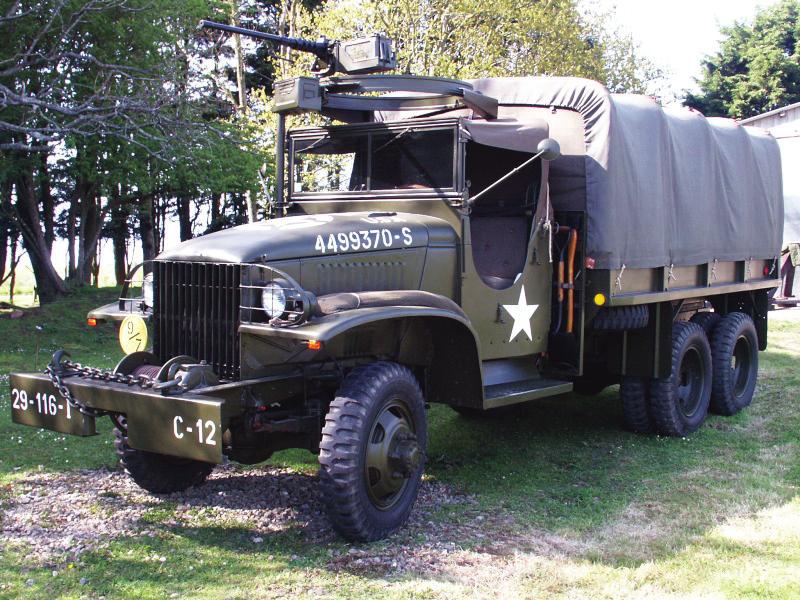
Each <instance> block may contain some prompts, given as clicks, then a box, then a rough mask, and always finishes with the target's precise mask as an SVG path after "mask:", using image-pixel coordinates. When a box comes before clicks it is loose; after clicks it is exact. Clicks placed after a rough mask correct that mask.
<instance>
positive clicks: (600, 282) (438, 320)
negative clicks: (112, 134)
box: [11, 23, 783, 541]
mask: <svg viewBox="0 0 800 600" xmlns="http://www.w3.org/2000/svg"><path fill="white" fill-rule="evenodd" d="M207 25H208V26H211V27H215V28H217V29H225V30H229V31H234V32H240V33H244V34H252V35H254V36H257V37H266V38H267V39H270V40H272V39H274V36H270V35H269V34H261V33H259V32H249V31H247V30H242V29H238V28H232V27H230V26H227V25H219V24H214V23H207ZM277 41H278V42H279V43H284V44H289V45H291V46H292V47H295V48H298V49H300V50H305V51H309V52H312V53H313V54H314V55H315V56H316V61H317V62H316V63H315V66H314V75H313V76H309V77H296V78H293V79H289V80H286V81H281V82H278V83H276V84H275V87H274V92H275V95H274V110H275V111H276V112H277V114H278V127H277V140H278V144H277V145H278V150H277V154H276V165H277V173H278V176H277V181H276V182H275V183H276V186H275V187H276V193H275V197H274V198H273V199H272V201H271V203H270V213H271V217H272V218H270V219H267V220H263V221H261V222H255V223H250V224H247V225H243V226H240V227H235V228H232V229H228V230H224V231H220V232H217V233H212V234H209V235H206V236H203V237H199V238H196V239H192V240H189V241H187V242H184V243H182V244H180V245H179V246H176V247H174V248H172V249H170V250H167V251H166V252H164V253H162V254H161V255H159V256H158V257H157V258H156V259H155V260H153V261H152V262H150V263H147V264H145V265H143V266H142V267H141V269H142V270H143V271H144V272H145V273H146V275H145V278H144V283H143V286H142V294H141V295H139V294H132V293H131V292H130V291H129V290H124V292H123V294H122V296H123V297H122V299H121V300H120V301H119V302H115V303H113V304H112V305H109V306H105V307H102V308H99V309H97V310H95V311H92V312H91V313H90V315H89V318H90V319H92V320H94V321H97V322H100V321H113V322H118V323H121V327H120V340H121V342H122V344H123V347H124V349H125V351H126V355H125V357H124V358H123V359H122V360H121V361H120V362H119V364H118V365H117V367H116V368H115V369H114V370H113V371H104V370H100V369H93V368H90V367H84V366H81V365H80V364H79V363H77V362H72V360H71V358H70V357H68V356H67V355H65V354H64V353H63V352H59V353H57V354H56V355H55V356H54V357H53V360H52V362H51V363H50V365H49V367H48V369H47V372H46V373H44V374H42V373H14V374H12V375H11V394H12V401H13V407H12V411H13V419H14V421H16V422H17V423H23V424H26V425H31V426H35V427H43V428H47V429H53V430H56V431H60V432H64V433H69V434H74V435H82V436H88V435H93V434H94V433H95V423H96V420H97V419H98V418H101V417H104V416H108V417H109V418H110V419H111V420H112V421H113V423H114V425H115V431H114V433H115V436H116V450H117V453H118V455H119V457H120V460H121V463H122V465H123V466H124V468H125V470H126V471H127V472H128V473H129V474H130V476H131V477H132V478H133V479H134V480H135V481H136V482H137V483H138V484H139V485H140V486H141V487H143V488H145V489H147V490H149V491H151V492H154V493H169V492H176V491H180V490H183V489H185V488H187V487H189V486H193V485H199V484H201V483H202V482H203V480H204V479H205V478H206V477H207V476H208V475H209V473H210V472H211V470H212V468H213V466H214V465H215V464H218V463H222V462H223V461H224V460H230V461H237V462H239V463H245V464H253V463H258V462H260V461H263V460H265V459H267V458H268V457H269V456H270V455H271V454H272V453H273V452H275V451H278V450H281V449H285V448H307V449H309V450H311V451H312V452H315V453H318V454H319V464H320V469H319V478H320V485H321V486H322V488H323V493H322V495H321V496H322V499H323V501H324V502H325V504H326V507H327V512H328V515H329V518H330V520H331V522H332V523H333V525H334V527H335V529H336V530H337V531H338V532H339V533H340V534H341V535H343V536H344V537H346V538H348V539H351V540H360V541H366V540H375V539H378V538H381V537H384V536H386V535H387V534H389V533H390V532H392V531H393V530H395V529H396V528H398V527H399V526H401V525H402V524H403V522H404V521H405V520H406V518H407V517H408V515H409V512H410V511H411V509H412V506H413V503H414V500H415V498H416V496H417V492H418V489H419V485H420V479H421V475H422V473H423V470H424V467H425V457H426V454H425V453H426V446H427V441H428V435H429V432H428V429H427V425H426V417H425V412H426V407H427V406H428V403H433V402H438V403H444V404H447V405H449V406H451V407H452V408H453V409H455V410H456V411H457V412H459V413H462V414H463V415H466V416H469V417H477V418H480V417H481V416H483V415H487V414H490V413H491V412H494V411H498V410H502V409H504V408H505V407H509V406H512V405H517V404H520V403H523V402H529V401H532V400H536V399H538V398H543V397H546V396H552V395H557V394H564V393H568V392H571V391H573V390H575V391H578V392H583V393H590V394H591V393H596V392H598V391H600V390H602V389H603V388H605V387H607V386H610V385H615V384H619V390H620V397H621V404H622V413H623V415H624V423H623V424H624V426H625V427H627V428H628V429H630V430H632V431H635V432H640V433H654V434H661V435H666V436H686V435H689V434H691V433H692V432H694V431H695V430H697V429H698V428H699V427H700V426H701V425H702V423H703V421H704V419H705V418H706V415H707V413H708V412H709V411H713V412H716V413H721V414H723V415H731V414H734V413H737V412H738V411H740V410H742V409H744V408H745V407H746V406H747V405H748V404H749V403H750V402H751V400H752V398H753V394H754V388H755V384H756V378H757V373H758V352H759V350H763V349H764V348H766V345H767V310H768V293H769V291H770V290H772V289H773V288H775V287H776V286H777V285H778V284H779V274H778V269H777V264H778V263H777V261H778V257H779V253H780V250H781V248H780V244H781V231H782V219H783V206H782V197H781V173H780V159H779V156H778V148H777V145H776V143H775V141H774V140H773V139H772V138H771V137H770V136H769V135H768V134H766V133H765V132H763V131H759V130H756V129H751V128H747V127H741V126H739V125H738V124H736V123H735V122H732V121H727V120H722V119H706V118H705V117H703V116H702V115H700V114H698V113H696V112H692V111H690V110H686V109H682V108H681V109H664V108H661V107H660V106H659V105H658V104H657V103H656V102H654V101H653V100H652V99H650V98H647V97H642V96H631V95H615V94H610V93H609V92H608V91H607V90H606V89H605V88H604V87H603V86H602V85H600V84H598V83H595V82H592V81H587V80H583V79H575V78H545V77H519V78H491V79H478V80H474V81H456V80H449V79H438V78H430V77H415V76H410V75H392V74H384V75H379V74H376V73H380V72H382V71H387V70H390V69H391V68H393V67H394V64H395V58H394V54H393V52H392V49H391V44H390V42H389V41H388V40H387V39H386V38H383V37H381V36H372V37H366V38H362V39H360V40H354V41H351V42H341V43H340V42H329V41H327V40H321V41H319V42H306V41H303V40H292V39H287V38H279V39H278V40H277ZM303 113H314V114H316V115H322V117H327V120H325V122H326V123H327V124H326V125H324V126H320V127H305V128H299V129H291V128H287V117H289V116H291V115H297V114H303ZM148 338H149V340H151V342H149V341H147V340H148ZM75 358H76V359H77V358H78V357H75Z"/></svg>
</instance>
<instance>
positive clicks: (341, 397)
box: [319, 362, 428, 542]
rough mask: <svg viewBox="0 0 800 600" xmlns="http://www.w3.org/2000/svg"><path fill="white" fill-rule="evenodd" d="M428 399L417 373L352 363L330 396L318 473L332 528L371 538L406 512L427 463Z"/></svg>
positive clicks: (364, 539) (361, 538)
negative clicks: (349, 369)
mask: <svg viewBox="0 0 800 600" xmlns="http://www.w3.org/2000/svg"><path fill="white" fill-rule="evenodd" d="M427 440H428V433H427V423H426V420H425V399H424V398H423V396H422V390H421V389H420V387H419V383H418V382H417V379H416V377H414V374H413V373H412V372H411V371H410V370H409V369H407V368H406V367H403V366H401V365H398V364H396V363H392V362H376V363H373V364H371V365H366V366H362V367H357V368H355V369H353V371H351V372H350V374H349V375H348V376H347V377H346V378H345V379H344V381H343V382H342V385H341V387H340V388H339V390H338V391H337V393H336V398H335V399H334V400H333V402H331V405H330V409H329V410H328V414H327V415H326V417H325V426H324V427H323V429H322V441H321V442H320V453H319V464H320V470H319V476H320V483H321V486H322V499H323V502H324V504H325V508H326V510H327V513H328V517H329V518H330V521H331V523H332V525H333V528H334V529H335V530H336V531H337V532H338V533H339V534H340V535H342V536H343V537H345V538H346V539H348V540H351V541H356V542H369V541H374V540H378V539H381V538H384V537H386V536H387V535H389V534H390V533H391V532H393V531H394V530H396V529H397V528H399V527H400V526H401V525H403V523H405V521H406V519H407V518H408V515H409V513H410V512H411V508H412V507H413V506H414V501H415V500H416V498H417V493H418V492H419V486H420V481H421V479H422V472H423V471H424V469H425V449H426V446H427Z"/></svg>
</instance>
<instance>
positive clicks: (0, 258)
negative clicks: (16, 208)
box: [0, 181, 16, 285]
mask: <svg viewBox="0 0 800 600" xmlns="http://www.w3.org/2000/svg"><path fill="white" fill-rule="evenodd" d="M12 187H13V186H12V184H11V182H10V181H6V182H5V183H3V187H2V190H0V194H2V195H0V285H2V283H3V280H4V279H5V276H6V259H7V258H8V249H9V246H10V241H11V227H12V224H11V219H10V218H9V217H10V215H11V189H12ZM15 243H16V241H15ZM10 268H13V263H12V264H11V265H9V269H10Z"/></svg>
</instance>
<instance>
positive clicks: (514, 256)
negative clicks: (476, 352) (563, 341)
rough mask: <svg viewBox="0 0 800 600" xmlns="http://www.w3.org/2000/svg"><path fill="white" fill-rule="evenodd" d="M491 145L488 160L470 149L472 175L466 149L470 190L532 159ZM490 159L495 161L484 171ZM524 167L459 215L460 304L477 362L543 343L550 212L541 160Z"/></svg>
mask: <svg viewBox="0 0 800 600" xmlns="http://www.w3.org/2000/svg"><path fill="white" fill-rule="evenodd" d="M490 150H491V152H492V159H491V161H489V160H487V157H486V156H481V151H480V149H477V150H476V149H473V152H474V154H473V156H474V159H473V165H472V166H473V167H475V166H476V165H478V164H479V165H481V169H480V170H479V171H478V170H477V169H475V168H473V170H472V171H473V174H472V177H470V166H471V165H470V161H469V154H468V155H467V156H468V159H467V163H466V166H467V178H468V179H470V184H471V187H470V191H472V190H473V189H478V190H480V189H482V188H483V187H486V186H488V185H489V184H490V183H491V182H493V181H495V180H496V179H498V178H499V177H502V175H503V174H504V173H507V172H508V171H510V170H511V169H513V168H514V167H515V166H517V165H518V164H521V163H522V162H524V160H526V159H527V158H530V155H527V154H524V153H521V152H514V151H503V150H498V149H497V148H491V149H490ZM468 152H469V149H468ZM475 155H477V156H475ZM520 155H521V156H520ZM492 161H501V162H500V164H496V168H494V169H492V170H491V172H488V173H487V172H486V165H487V164H491V162H492ZM529 167H530V168H528V167H526V168H525V169H524V170H522V171H520V172H518V173H517V174H516V175H515V176H514V177H512V178H510V180H509V181H508V182H506V183H503V184H500V185H498V186H497V187H496V188H495V189H493V190H491V191H490V192H488V193H487V194H485V195H483V196H481V197H480V198H479V199H478V200H477V201H476V202H475V204H473V205H472V206H471V211H470V213H469V214H468V215H465V216H464V217H463V218H462V241H463V257H464V259H463V266H462V278H461V306H462V308H463V309H464V311H465V312H466V313H467V315H469V317H470V319H471V321H472V324H473V326H474V327H475V329H476V331H477V333H478V336H479V339H480V344H481V358H482V359H483V360H491V359H497V358H508V357H514V356H525V355H530V354H536V353H541V352H544V351H545V350H546V349H547V344H548V333H549V328H550V320H551V312H550V305H551V298H552V281H553V278H552V263H551V262H550V252H549V244H550V233H549V232H550V230H549V228H548V226H547V225H546V224H547V222H548V220H549V219H550V218H551V217H550V216H551V215H552V211H550V210H549V205H548V202H549V199H548V194H547V184H546V176H547V164H546V163H544V162H543V161H540V160H536V161H534V162H533V163H532V164H531V165H530V166H529ZM476 173H480V175H479V179H477V180H476V176H475V174H476ZM497 173H499V175H497ZM480 177H482V178H483V180H481V179H480ZM487 182H488V183H487ZM472 195H473V196H474V195H475V194H472Z"/></svg>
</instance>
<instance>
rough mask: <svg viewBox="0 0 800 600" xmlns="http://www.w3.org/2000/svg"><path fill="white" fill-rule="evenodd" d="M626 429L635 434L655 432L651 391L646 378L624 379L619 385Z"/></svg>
mask: <svg viewBox="0 0 800 600" xmlns="http://www.w3.org/2000/svg"><path fill="white" fill-rule="evenodd" d="M619 397H620V400H622V419H623V422H624V423H625V429H627V430H628V431H633V432H634V433H652V432H653V431H655V424H654V423H653V417H652V416H651V414H650V390H649V386H648V384H647V380H646V379H645V378H644V377H623V378H622V381H621V382H620V384H619Z"/></svg>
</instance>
